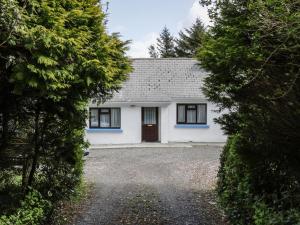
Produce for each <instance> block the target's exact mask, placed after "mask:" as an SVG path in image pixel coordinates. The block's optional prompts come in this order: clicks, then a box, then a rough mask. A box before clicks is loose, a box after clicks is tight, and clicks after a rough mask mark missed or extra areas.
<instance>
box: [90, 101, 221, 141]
mask: <svg viewBox="0 0 300 225" xmlns="http://www.w3.org/2000/svg"><path fill="white" fill-rule="evenodd" d="M179 103H180V102H179ZM182 103H192V102H182ZM197 103H198V102H197ZM114 107H117V106H116V105H115V106H114ZM120 108H121V130H122V132H118V133H115V132H110V131H109V130H107V131H106V130H101V131H97V130H95V131H92V132H89V131H88V129H87V132H86V138H87V140H88V141H89V142H90V143H91V144H92V145H97V144H135V143H141V136H142V133H141V132H142V129H141V128H142V125H141V106H135V107H130V106H121V107H120ZM213 109H214V105H213V104H212V103H207V125H208V126H209V128H177V127H175V126H176V114H177V113H176V103H175V102H174V103H171V104H170V105H165V106H160V110H159V121H160V123H159V129H160V131H159V139H160V141H161V143H168V142H225V141H226V136H225V135H223V132H222V131H221V129H220V126H219V125H218V124H215V123H214V122H213V118H215V117H218V114H217V113H215V112H212V110H213ZM87 124H88V123H87Z"/></svg>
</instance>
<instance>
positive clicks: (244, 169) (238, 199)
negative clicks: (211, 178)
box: [217, 135, 300, 225]
mask: <svg viewBox="0 0 300 225" xmlns="http://www.w3.org/2000/svg"><path fill="white" fill-rule="evenodd" d="M251 145H252V143H249V142H248V141H247V140H246V139H245V138H243V137H242V136H241V135H235V136H232V137H230V138H229V140H228V142H227V144H226V146H225V148H224V151H223V153H222V155H221V166H220V170H219V172H218V178H219V179H218V188H217V191H218V195H219V201H220V204H221V206H222V207H223V209H224V210H225V212H226V214H227V216H228V217H229V219H230V221H232V224H238V225H244V224H257V225H285V224H286V225H288V224H295V225H296V224H299V223H300V208H299V204H298V200H299V199H297V195H295V191H296V190H297V188H299V187H297V185H298V184H297V180H295V178H294V177H286V176H285V175H283V174H280V173H279V174H278V173H274V172H273V173H274V174H271V173H270V171H268V172H265V173H263V172H264V171H266V170H269V169H270V166H272V165H267V163H266V164H265V165H263V164H256V165H255V166H256V168H251V166H253V165H252V164H249V163H248V162H247V161H248V160H249V159H248V158H247V157H245V156H244V155H243V154H242V152H244V151H245V149H249V148H251ZM243 157H244V158H243ZM272 169H273V170H274V169H275V168H272ZM283 169H285V168H283ZM282 172H283V170H282ZM273 185H276V189H277V190H275V188H274V187H273ZM298 186H299V185H298ZM268 189H269V190H268Z"/></svg>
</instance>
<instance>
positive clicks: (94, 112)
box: [90, 109, 99, 127]
mask: <svg viewBox="0 0 300 225" xmlns="http://www.w3.org/2000/svg"><path fill="white" fill-rule="evenodd" d="M90 112H91V118H90V120H91V126H92V127H98V126H99V121H98V120H99V117H98V109H91V110H90Z"/></svg>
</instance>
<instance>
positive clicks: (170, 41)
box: [149, 27, 176, 58]
mask: <svg viewBox="0 0 300 225" xmlns="http://www.w3.org/2000/svg"><path fill="white" fill-rule="evenodd" d="M156 45H157V48H155V46H154V45H151V46H150V47H149V54H150V57H152V58H158V57H160V58H174V57H176V52H175V39H174V37H173V36H172V35H171V33H170V31H169V29H168V28H167V27H164V29H163V30H162V31H161V33H160V36H159V38H157V44H156Z"/></svg>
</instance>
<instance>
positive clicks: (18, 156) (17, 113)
mask: <svg viewBox="0 0 300 225" xmlns="http://www.w3.org/2000/svg"><path fill="white" fill-rule="evenodd" d="M0 1H1V2H0V9H1V13H0V21H1V23H0V169H1V170H3V169H5V170H8V171H13V170H14V168H15V167H17V168H19V170H18V171H17V172H14V173H15V175H17V176H21V177H22V179H21V182H19V186H20V187H19V189H18V191H19V192H20V193H27V192H28V190H29V187H30V186H31V187H33V188H34V189H36V190H38V191H39V192H40V193H41V194H42V196H43V198H45V199H47V200H50V201H51V202H53V203H55V202H56V201H58V200H61V199H62V198H68V196H70V195H71V194H72V193H74V191H75V189H76V186H77V185H78V184H79V183H80V180H81V174H82V166H83V160H82V157H83V149H85V148H86V147H87V146H88V143H86V142H85V140H84V134H85V133H84V129H85V126H86V117H87V110H86V108H87V105H88V102H89V101H90V99H92V98H94V99H96V100H98V101H100V102H101V101H105V100H106V99H107V98H109V97H111V95H112V93H113V92H114V91H117V90H118V89H119V88H120V86H121V83H122V82H123V81H124V80H125V79H126V74H127V73H128V72H130V70H131V67H130V61H129V59H128V58H127V57H126V56H125V51H126V50H127V44H128V42H123V41H121V40H120V38H119V35H118V34H112V35H109V34H108V33H107V32H106V27H105V14H104V13H103V12H102V10H101V5H100V4H99V1H97V0H88V1H80V0H66V1H60V0H51V1H39V0H29V1H14V0H11V1H7V0H0ZM6 184H7V185H8V183H6ZM8 186H9V185H8ZM8 186H7V187H8ZM7 187H6V188H4V189H3V190H7V191H8V192H9V189H8V188H7ZM7 194H9V193H7Z"/></svg>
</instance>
